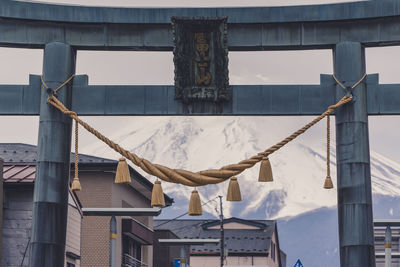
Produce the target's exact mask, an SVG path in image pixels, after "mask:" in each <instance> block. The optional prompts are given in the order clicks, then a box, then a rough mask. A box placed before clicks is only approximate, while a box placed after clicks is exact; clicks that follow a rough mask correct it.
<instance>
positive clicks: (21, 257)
mask: <svg viewBox="0 0 400 267" xmlns="http://www.w3.org/2000/svg"><path fill="white" fill-rule="evenodd" d="M0 158H3V159H4V165H3V168H2V169H1V170H0V172H1V171H2V172H3V180H4V182H3V191H4V192H3V194H4V196H3V209H2V211H3V217H2V219H3V220H2V221H3V227H2V232H1V236H2V240H1V241H2V246H1V247H2V253H1V255H2V258H0V259H1V263H2V266H7V267H20V266H28V263H29V249H28V246H29V242H30V236H31V235H30V231H31V226H32V223H31V221H32V209H33V186H34V180H35V173H36V147H34V146H29V145H23V144H0ZM68 204H69V205H68V221H67V240H66V248H65V266H67V267H79V266H80V258H81V222H82V210H81V204H80V202H79V200H78V198H77V197H76V195H75V194H74V193H73V192H72V191H69V197H68Z"/></svg>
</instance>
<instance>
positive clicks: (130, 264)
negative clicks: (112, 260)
mask: <svg viewBox="0 0 400 267" xmlns="http://www.w3.org/2000/svg"><path fill="white" fill-rule="evenodd" d="M122 266H123V267H148V265H147V264H146V263H143V262H141V261H140V260H137V259H135V258H134V257H132V256H130V255H128V254H124V256H123V258H122Z"/></svg>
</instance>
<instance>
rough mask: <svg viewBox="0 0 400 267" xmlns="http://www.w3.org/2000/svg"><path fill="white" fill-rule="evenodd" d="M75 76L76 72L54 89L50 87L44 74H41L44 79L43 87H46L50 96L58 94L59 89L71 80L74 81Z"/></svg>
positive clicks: (41, 78) (42, 79)
mask: <svg viewBox="0 0 400 267" xmlns="http://www.w3.org/2000/svg"><path fill="white" fill-rule="evenodd" d="M74 77H75V74H72V75H71V76H70V77H69V78H68V79H67V80H66V81H65V82H63V83H62V84H61V85H59V86H58V87H57V88H56V89H54V90H53V89H52V88H51V87H49V86H48V85H47V84H46V82H45V81H44V78H43V75H40V80H41V81H42V84H43V87H44V88H46V91H47V93H48V94H49V96H50V95H51V96H53V95H54V96H55V95H57V92H58V90H60V89H61V88H63V87H64V86H65V85H67V84H68V83H69V82H70V81H72V79H73V78H74Z"/></svg>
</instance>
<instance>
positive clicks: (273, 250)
mask: <svg viewBox="0 0 400 267" xmlns="http://www.w3.org/2000/svg"><path fill="white" fill-rule="evenodd" d="M271 258H272V260H273V261H275V243H274V242H271Z"/></svg>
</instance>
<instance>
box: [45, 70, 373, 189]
mask: <svg viewBox="0 0 400 267" xmlns="http://www.w3.org/2000/svg"><path fill="white" fill-rule="evenodd" d="M334 78H335V80H336V77H335V76H334ZM364 78H365V75H364V76H363V77H362V78H361V79H360V81H359V82H357V83H356V84H355V85H354V86H353V88H354V87H355V86H357V85H358V84H359V83H361V81H362V80H363V79H364ZM70 80H72V78H70V79H68V81H70ZM42 83H43V86H44V87H45V88H48V86H47V85H46V83H45V82H44V80H43V78H42ZM65 84H66V82H64V83H63V84H62V86H64V85H65ZM338 84H339V82H338ZM62 86H59V87H58V88H57V90H59V89H60V88H61V87H62ZM352 99H353V96H352V95H350V96H344V97H343V98H342V99H341V100H340V101H339V102H337V103H336V104H334V105H331V106H329V107H328V109H327V110H326V111H325V112H324V113H322V114H321V115H320V116H318V117H317V118H315V119H314V120H313V121H311V122H310V123H308V124H306V125H305V126H304V127H302V128H301V129H299V130H297V131H296V132H294V133H292V134H291V135H289V136H288V137H287V138H285V139H284V140H282V141H281V142H279V143H277V144H275V145H273V146H272V147H270V148H268V149H267V150H265V151H263V152H260V153H258V154H257V155H255V156H253V157H251V158H249V159H246V160H242V161H240V162H239V163H237V164H231V165H227V166H224V167H222V168H220V169H211V170H204V171H199V172H190V171H186V170H181V169H170V168H168V167H166V166H163V165H159V164H153V163H151V162H149V161H148V160H146V159H143V158H140V157H138V156H137V155H136V154H134V153H131V152H129V151H128V150H125V149H124V148H122V147H121V146H119V145H118V144H116V143H114V142H113V141H111V140H110V139H109V138H107V137H106V136H104V135H103V134H101V133H100V132H99V131H97V130H96V129H94V128H93V127H91V126H90V125H89V124H87V123H86V122H84V121H82V120H81V119H80V118H79V117H78V115H77V114H76V113H75V112H73V111H71V110H69V109H68V108H66V107H65V106H64V104H63V103H62V102H61V101H60V100H58V99H57V97H56V95H55V94H53V95H52V96H49V97H48V102H49V103H50V104H51V105H53V106H54V107H55V108H57V109H59V110H60V111H61V112H63V113H64V114H66V115H68V116H70V117H71V118H72V119H74V120H75V121H76V122H77V123H79V124H80V125H82V126H83V127H84V128H85V129H86V130H88V131H89V132H90V133H92V134H93V135H95V136H96V137H97V138H98V139H100V140H101V141H103V142H104V143H106V144H107V145H108V146H109V147H111V148H112V149H114V150H115V151H116V152H118V153H120V154H121V155H122V156H124V157H126V158H127V159H129V160H130V161H131V162H132V163H133V164H135V165H136V166H138V167H140V168H141V169H142V170H144V171H145V172H147V173H148V174H150V175H153V176H156V177H158V178H160V179H161V180H164V181H166V182H171V183H179V184H183V185H186V186H194V187H196V186H202V185H207V184H217V183H221V182H223V181H225V180H227V179H229V178H230V177H232V176H236V175H238V174H240V173H241V172H243V171H244V170H246V169H248V168H251V167H253V166H254V165H255V164H256V163H258V162H260V161H261V160H262V159H263V157H267V156H268V155H271V154H272V153H274V152H276V151H277V150H279V149H280V148H281V147H283V146H284V145H286V144H287V143H289V142H290V141H292V140H293V139H295V138H296V137H298V136H299V135H301V134H302V133H304V132H305V131H307V130H308V129H309V128H310V127H312V126H313V125H315V124H316V123H318V122H319V121H320V120H322V119H323V118H325V117H326V116H328V115H329V114H330V113H332V112H333V111H334V110H335V109H337V108H339V107H340V106H342V105H344V104H346V103H348V102H350V101H351V100H352Z"/></svg>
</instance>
